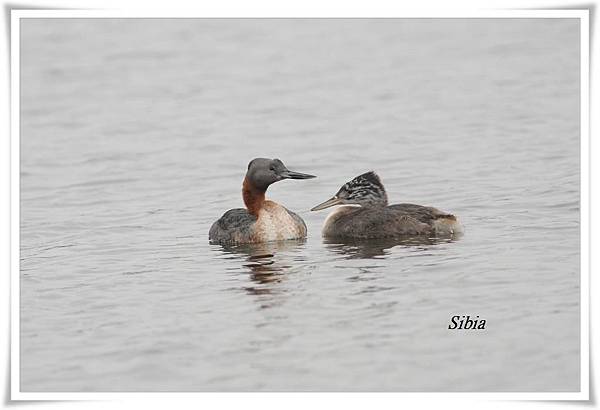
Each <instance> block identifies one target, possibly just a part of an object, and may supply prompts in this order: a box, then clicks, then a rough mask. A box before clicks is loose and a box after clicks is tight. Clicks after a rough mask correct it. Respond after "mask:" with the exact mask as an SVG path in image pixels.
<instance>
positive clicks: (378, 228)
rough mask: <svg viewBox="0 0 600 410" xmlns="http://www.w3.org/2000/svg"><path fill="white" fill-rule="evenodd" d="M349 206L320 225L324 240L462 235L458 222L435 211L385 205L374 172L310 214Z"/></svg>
mask: <svg viewBox="0 0 600 410" xmlns="http://www.w3.org/2000/svg"><path fill="white" fill-rule="evenodd" d="M340 204H349V205H360V206H343V207H340V208H338V209H336V210H335V211H333V212H332V213H331V214H329V216H328V217H327V219H326V220H325V224H324V226H323V236H324V237H326V238H356V239H370V238H393V237H406V236H410V235H429V236H435V235H446V236H447V235H454V234H459V233H462V231H463V228H462V226H461V224H460V222H459V221H458V219H457V218H456V217H455V216H454V215H451V214H448V213H446V212H442V211H440V210H438V209H436V208H432V207H428V206H421V205H413V204H397V205H388V198H387V194H386V192H385V188H384V187H383V184H382V183H381V180H380V179H379V176H377V174H375V172H373V171H371V172H367V173H365V174H362V175H359V176H357V177H356V178H354V179H353V180H352V181H350V182H347V183H345V184H344V186H342V187H341V188H340V190H339V191H338V192H337V194H335V196H334V197H333V198H331V199H329V200H327V201H325V202H323V203H322V204H320V205H317V206H315V207H314V208H313V209H311V211H319V210H321V209H325V208H329V207H330V206H334V205H340Z"/></svg>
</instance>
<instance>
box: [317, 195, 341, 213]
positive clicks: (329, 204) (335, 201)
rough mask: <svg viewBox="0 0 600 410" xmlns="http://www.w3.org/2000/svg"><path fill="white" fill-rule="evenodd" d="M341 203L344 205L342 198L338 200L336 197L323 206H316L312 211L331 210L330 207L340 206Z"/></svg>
mask: <svg viewBox="0 0 600 410" xmlns="http://www.w3.org/2000/svg"><path fill="white" fill-rule="evenodd" d="M341 203H342V200H341V199H340V198H338V197H337V196H334V197H333V198H331V199H328V200H327V201H325V202H323V203H322V204H319V205H317V206H315V207H314V208H313V209H311V211H320V210H321V209H325V208H329V207H330V206H334V205H339V204H341Z"/></svg>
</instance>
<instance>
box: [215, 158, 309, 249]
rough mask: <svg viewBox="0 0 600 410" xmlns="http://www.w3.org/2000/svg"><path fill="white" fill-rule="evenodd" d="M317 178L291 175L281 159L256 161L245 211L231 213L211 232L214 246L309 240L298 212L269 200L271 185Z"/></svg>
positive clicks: (247, 179)
mask: <svg viewBox="0 0 600 410" xmlns="http://www.w3.org/2000/svg"><path fill="white" fill-rule="evenodd" d="M309 178H315V176H314V175H309V174H302V173H300V172H294V171H290V170H289V169H287V168H286V166H285V165H283V162H281V161H280V160H279V159H268V158H255V159H253V160H252V161H250V163H249V164H248V171H247V172H246V177H245V178H244V183H243V185H242V197H243V199H244V204H245V205H246V209H244V208H236V209H230V210H229V211H227V212H225V214H223V216H222V217H221V218H220V219H219V220H218V221H216V222H215V223H214V224H213V225H212V226H211V228H210V231H209V232H208V239H209V240H210V241H211V242H213V243H261V242H270V241H279V240H288V239H302V238H305V237H306V224H305V223H304V221H303V220H302V218H300V217H299V216H298V215H296V214H295V213H294V212H292V211H290V210H288V209H286V208H285V207H283V206H281V205H279V204H278V203H276V202H273V201H269V200H267V199H265V193H266V192H267V188H268V187H269V185H271V184H273V183H275V182H278V181H282V180H284V179H309Z"/></svg>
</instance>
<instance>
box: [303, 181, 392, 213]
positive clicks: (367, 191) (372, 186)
mask: <svg viewBox="0 0 600 410" xmlns="http://www.w3.org/2000/svg"><path fill="white" fill-rule="evenodd" d="M340 204H349V205H360V206H387V204H388V198H387V193H386V192H385V188H384V187H383V184H382V183H381V179H379V176H378V175H377V174H376V173H375V172H373V171H370V172H367V173H364V174H362V175H359V176H357V177H356V178H354V179H353V180H351V181H349V182H346V183H345V184H344V185H343V186H342V187H341V188H340V190H339V191H338V192H337V194H335V196H334V197H333V198H331V199H329V200H327V201H325V202H323V203H322V204H319V205H317V206H315V207H314V208H312V209H311V211H319V210H321V209H325V208H329V207H330V206H334V205H340Z"/></svg>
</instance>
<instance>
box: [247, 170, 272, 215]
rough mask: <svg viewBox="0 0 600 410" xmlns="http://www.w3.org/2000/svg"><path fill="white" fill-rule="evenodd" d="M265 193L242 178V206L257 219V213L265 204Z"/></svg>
mask: <svg viewBox="0 0 600 410" xmlns="http://www.w3.org/2000/svg"><path fill="white" fill-rule="evenodd" d="M265 192H266V190H262V189H259V188H257V187H256V186H254V184H252V183H251V182H250V181H249V180H248V178H247V177H246V178H244V184H243V185H242V197H243V198H244V204H245V205H246V208H247V209H248V212H249V213H251V214H252V215H254V216H256V217H258V212H259V211H260V209H261V208H262V206H263V203H264V202H265Z"/></svg>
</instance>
